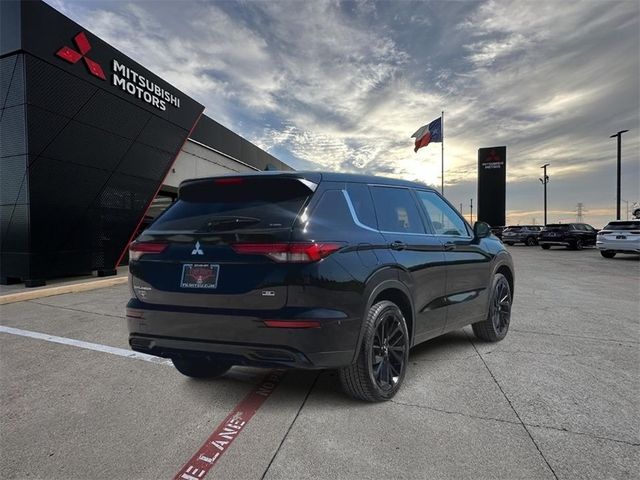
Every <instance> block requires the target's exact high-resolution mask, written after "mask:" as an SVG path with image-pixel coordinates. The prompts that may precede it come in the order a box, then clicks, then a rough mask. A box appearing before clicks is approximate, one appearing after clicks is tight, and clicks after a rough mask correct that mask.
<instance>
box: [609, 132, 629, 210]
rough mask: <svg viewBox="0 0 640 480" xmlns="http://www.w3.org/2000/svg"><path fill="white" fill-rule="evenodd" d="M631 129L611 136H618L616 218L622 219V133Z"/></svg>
mask: <svg viewBox="0 0 640 480" xmlns="http://www.w3.org/2000/svg"><path fill="white" fill-rule="evenodd" d="M628 131H629V130H620V131H619V132H618V133H614V134H613V135H611V136H610V137H609V138H615V137H617V138H618V168H617V171H618V175H617V184H616V187H617V188H616V191H617V195H616V220H620V170H621V168H620V165H621V158H622V134H623V133H625V132H628Z"/></svg>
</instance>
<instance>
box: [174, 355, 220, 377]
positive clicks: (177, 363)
mask: <svg viewBox="0 0 640 480" xmlns="http://www.w3.org/2000/svg"><path fill="white" fill-rule="evenodd" d="M171 361H172V362H173V366H174V367H176V370H178V371H179V372H180V373H181V374H183V375H185V376H187V377H191V378H216V377H220V376H222V375H224V374H225V373H227V371H228V370H229V369H230V368H231V365H230V364H229V363H226V362H219V361H211V360H206V359H204V358H172V359H171Z"/></svg>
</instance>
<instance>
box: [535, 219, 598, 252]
mask: <svg viewBox="0 0 640 480" xmlns="http://www.w3.org/2000/svg"><path fill="white" fill-rule="evenodd" d="M596 233H597V231H596V229H595V228H593V227H592V226H591V225H588V224H586V223H551V224H549V225H547V226H546V227H545V228H543V229H542V232H540V236H539V237H538V243H539V244H540V246H541V247H542V248H544V249H545V250H548V249H549V248H551V247H552V246H562V247H567V248H570V249H572V250H582V248H583V247H587V246H590V245H595V244H596Z"/></svg>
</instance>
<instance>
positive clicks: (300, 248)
mask: <svg viewBox="0 0 640 480" xmlns="http://www.w3.org/2000/svg"><path fill="white" fill-rule="evenodd" d="M342 247H343V244H342V243H334V242H326V243H315V242H314V243H236V244H235V245H233V246H232V248H233V250H234V251H235V252H236V253H239V254H241V255H264V256H266V257H269V258H270V259H271V260H273V261H275V262H280V263H310V262H317V261H318V260H321V259H323V258H325V257H327V256H329V255H331V254H332V253H333V252H336V251H337V250H339V249H340V248H342Z"/></svg>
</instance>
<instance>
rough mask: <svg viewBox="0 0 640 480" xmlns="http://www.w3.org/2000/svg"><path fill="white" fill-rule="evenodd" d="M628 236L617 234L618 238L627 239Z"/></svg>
mask: <svg viewBox="0 0 640 480" xmlns="http://www.w3.org/2000/svg"><path fill="white" fill-rule="evenodd" d="M626 239H627V236H626V235H616V240H626Z"/></svg>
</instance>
